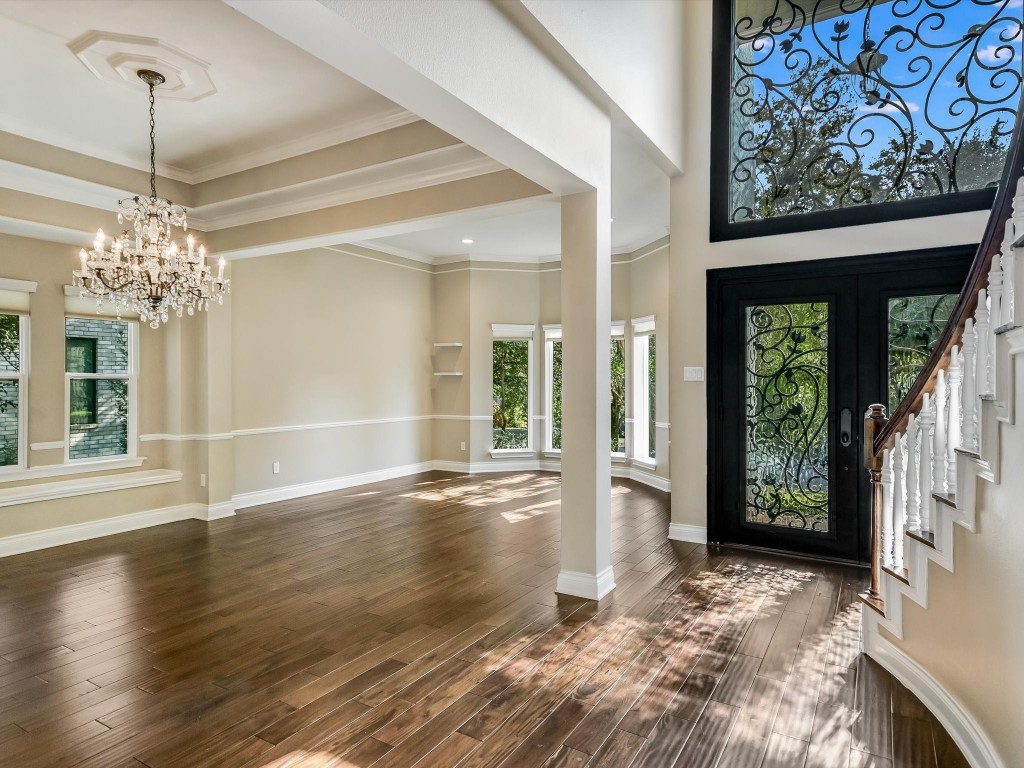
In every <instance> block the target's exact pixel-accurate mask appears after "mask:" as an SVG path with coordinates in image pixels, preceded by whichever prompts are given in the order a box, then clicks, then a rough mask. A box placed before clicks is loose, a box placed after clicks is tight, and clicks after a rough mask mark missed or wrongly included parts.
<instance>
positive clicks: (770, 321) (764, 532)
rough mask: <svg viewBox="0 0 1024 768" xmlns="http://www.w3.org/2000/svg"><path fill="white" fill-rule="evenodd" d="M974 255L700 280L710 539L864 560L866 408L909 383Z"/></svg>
mask: <svg viewBox="0 0 1024 768" xmlns="http://www.w3.org/2000/svg"><path fill="white" fill-rule="evenodd" d="M973 255H974V249H973V248H958V249H943V250H940V251H927V252H914V253H907V254H885V255H881V256H870V257H860V258H848V259H830V260H823V261H809V262H802V263H795V264H785V265H771V266H765V267H750V268H739V269H728V270H715V271H711V272H709V273H708V299H709V301H708V310H709V314H708V346H709V349H708V351H709V368H710V369H711V370H710V376H709V381H710V382H712V383H715V382H717V383H718V386H709V388H708V406H709V410H708V415H709V419H708V423H709V435H708V437H709V449H710V450H709V473H708V474H709V489H708V491H709V502H710V504H709V510H710V512H709V518H710V519H709V521H708V524H709V538H710V540H712V541H719V542H722V543H728V544H739V545H746V546H754V547H763V548H768V549H775V550H783V551H789V552H795V553H799V554H804V555H811V556H817V557H825V558H831V559H839V560H848V561H856V562H866V561H867V559H868V557H869V554H870V539H869V535H870V509H869V499H870V497H869V489H868V486H867V477H866V472H865V471H864V469H863V461H862V447H861V427H862V421H863V414H864V411H865V410H866V408H867V406H868V405H870V404H871V403H876V402H878V403H885V404H886V406H887V407H888V408H889V409H890V410H891V409H892V408H894V407H895V406H896V405H897V404H898V403H899V402H900V400H901V399H902V397H903V395H904V394H905V393H906V392H907V390H908V389H909V388H910V386H911V384H912V383H913V381H914V379H915V378H916V376H917V374H918V372H919V371H920V370H921V368H922V367H923V366H924V363H925V361H926V360H927V358H928V355H929V354H930V352H931V349H932V347H933V346H934V344H935V342H936V341H937V339H938V337H939V334H940V333H941V331H942V328H943V326H944V325H945V321H946V319H947V318H948V316H949V313H950V311H951V310H952V308H953V305H954V303H955V302H956V299H957V295H958V291H959V290H960V288H961V287H962V285H963V281H964V278H965V277H966V274H967V269H968V267H969V265H970V261H971V258H972V257H973Z"/></svg>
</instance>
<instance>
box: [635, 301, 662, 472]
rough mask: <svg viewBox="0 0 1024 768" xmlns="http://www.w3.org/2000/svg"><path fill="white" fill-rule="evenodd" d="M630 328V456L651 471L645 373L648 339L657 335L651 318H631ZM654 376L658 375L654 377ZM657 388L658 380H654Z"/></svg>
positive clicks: (647, 357) (650, 427) (646, 370)
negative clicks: (631, 407) (631, 378)
mask: <svg viewBox="0 0 1024 768" xmlns="http://www.w3.org/2000/svg"><path fill="white" fill-rule="evenodd" d="M630 325H631V326H632V329H633V356H632V361H631V362H632V371H633V394H632V403H633V434H632V440H631V445H630V452H631V455H632V457H633V461H635V462H636V463H638V464H645V465H648V466H651V467H654V466H655V465H656V464H657V457H656V456H651V455H650V444H651V443H650V438H651V430H652V425H651V424H650V423H649V421H648V414H649V413H650V407H651V402H650V381H649V380H648V369H649V360H650V339H651V336H655V335H656V330H655V329H656V324H655V318H654V316H653V315H652V316H649V317H638V318H634V319H633V320H632V321H631V322H630ZM655 375H657V374H655ZM655 387H657V380H655Z"/></svg>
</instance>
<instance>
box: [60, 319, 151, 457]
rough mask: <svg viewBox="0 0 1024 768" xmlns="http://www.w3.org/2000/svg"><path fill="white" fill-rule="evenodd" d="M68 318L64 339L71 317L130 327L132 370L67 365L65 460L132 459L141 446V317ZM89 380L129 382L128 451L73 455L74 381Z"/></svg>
mask: <svg viewBox="0 0 1024 768" xmlns="http://www.w3.org/2000/svg"><path fill="white" fill-rule="evenodd" d="M64 319H65V331H64V338H65V340H66V339H67V325H66V321H67V320H69V319H71V320H90V321H96V320H100V321H103V322H110V323H124V324H126V325H127V326H128V371H127V372H126V373H69V372H68V371H67V366H66V364H65V370H64V409H63V410H64V463H65V464H67V465H78V464H96V463H102V464H110V463H113V462H118V461H121V460H125V459H128V460H131V459H135V458H136V457H137V456H138V446H139V424H138V417H139V407H138V405H139V404H138V390H139V387H138V380H139V323H138V321H137V320H125V319H121V320H118V319H117V318H113V317H104V316H102V315H100V316H96V315H91V316H90V315H79V314H67V315H65V317H64ZM73 379H76V380H88V379H92V380H94V381H126V382H128V446H127V448H128V450H127V452H126V453H123V454H122V453H119V454H112V455H104V456H84V457H82V458H80V459H72V458H71V381H72V380H73Z"/></svg>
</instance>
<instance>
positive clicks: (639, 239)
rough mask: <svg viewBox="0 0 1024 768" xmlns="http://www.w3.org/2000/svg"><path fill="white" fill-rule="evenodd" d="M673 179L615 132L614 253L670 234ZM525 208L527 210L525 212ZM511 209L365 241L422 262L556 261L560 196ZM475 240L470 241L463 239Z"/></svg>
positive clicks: (613, 175) (613, 188)
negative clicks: (670, 191) (670, 189)
mask: <svg viewBox="0 0 1024 768" xmlns="http://www.w3.org/2000/svg"><path fill="white" fill-rule="evenodd" d="M668 186H669V184H668V177H667V176H665V174H664V173H662V171H661V170H660V169H659V168H658V167H657V166H656V165H655V164H654V163H653V162H652V161H651V160H650V158H648V157H647V155H646V154H644V152H643V150H641V149H640V148H639V147H638V146H637V144H636V143H635V142H633V141H632V140H631V139H630V138H629V137H628V136H627V135H626V134H625V133H624V132H622V131H618V130H615V131H613V133H612V218H613V219H614V221H613V222H612V253H628V252H630V251H635V250H636V249H638V248H640V247H641V246H644V245H647V244H648V243H651V242H653V241H655V240H658V239H660V238H662V237H664V236H665V235H667V234H668V227H669V200H668ZM524 207H525V208H527V210H524ZM507 211H508V212H507V213H504V214H502V213H499V214H497V215H496V214H495V209H494V208H490V209H488V210H487V211H485V212H481V213H480V214H479V217H478V218H476V219H467V218H464V217H463V218H460V220H459V221H458V223H457V224H445V225H443V226H437V224H436V222H431V221H424V222H423V227H422V229H420V230H419V231H415V232H405V233H403V234H398V235H392V236H388V237H378V238H375V239H373V240H368V241H363V242H362V243H359V244H360V245H365V246H367V247H369V248H377V249H380V250H383V251H386V252H388V253H393V254H395V255H398V256H405V257H407V258H413V259H417V260H420V261H428V262H445V261H453V260H461V259H465V258H467V257H468V258H469V259H476V260H480V261H496V260H501V261H554V260H557V259H558V258H559V254H560V252H561V221H560V212H559V205H558V200H557V199H554V198H547V199H544V200H540V201H536V202H534V203H532V204H530V205H529V206H524V205H523V204H522V203H514V204H510V205H509V206H507ZM464 238H468V239H471V240H472V241H473V243H472V244H471V245H465V244H463V243H462V240H463V239H464Z"/></svg>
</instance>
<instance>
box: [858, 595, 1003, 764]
mask: <svg viewBox="0 0 1024 768" xmlns="http://www.w3.org/2000/svg"><path fill="white" fill-rule="evenodd" d="M865 610H867V609H865ZM864 652H865V653H867V654H868V655H869V656H870V657H871V658H873V659H874V660H875V661H877V662H878V663H879V664H881V665H882V666H883V667H885V668H886V669H887V670H888V671H889V672H890V673H891V674H892V675H893V676H894V677H895V678H896V679H897V680H899V681H900V682H901V683H903V684H904V685H905V686H907V688H909V689H910V691H911V692H912V693H913V694H914V695H915V696H917V698H919V699H920V700H921V701H922V702H923V703H924V705H925V706H926V707H928V709H929V710H931V713H932V714H933V715H935V718H936V719H937V720H938V721H939V722H940V723H942V727H943V728H945V729H946V732H947V733H949V735H950V736H951V737H952V738H953V741H955V742H956V745H957V746H958V747H960V751H961V752H963V753H964V757H966V758H967V762H968V763H970V764H971V766H972V768H1005V767H1006V763H1004V762H1003V760H1002V758H1000V757H999V754H998V753H997V752H996V750H995V747H994V746H993V745H992V742H991V741H989V738H988V735H987V734H986V733H985V731H984V730H982V728H981V726H980V725H978V723H977V721H976V720H975V719H974V718H973V717H972V716H971V714H970V713H969V712H968V711H967V710H966V709H965V708H964V706H963V705H962V704H961V703H960V702H959V701H958V700H957V699H956V698H954V697H953V696H952V694H950V693H949V691H947V690H946V689H945V688H943V687H942V686H941V685H940V684H939V682H938V681H937V680H936V679H935V678H934V677H932V676H931V674H929V672H928V671H927V670H926V669H925V668H924V667H922V666H921V665H920V664H918V663H917V662H916V661H914V659H912V658H911V657H910V656H908V655H907V654H906V653H905V652H904V651H903V650H901V649H900V648H898V647H897V646H896V645H894V644H893V643H892V642H890V641H889V640H887V639H885V638H884V637H882V636H881V635H880V634H879V633H878V630H877V629H876V630H875V631H873V632H866V633H865V634H864Z"/></svg>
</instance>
